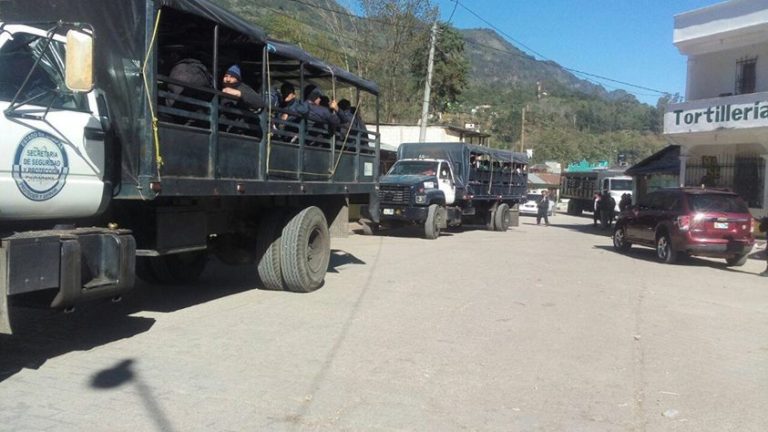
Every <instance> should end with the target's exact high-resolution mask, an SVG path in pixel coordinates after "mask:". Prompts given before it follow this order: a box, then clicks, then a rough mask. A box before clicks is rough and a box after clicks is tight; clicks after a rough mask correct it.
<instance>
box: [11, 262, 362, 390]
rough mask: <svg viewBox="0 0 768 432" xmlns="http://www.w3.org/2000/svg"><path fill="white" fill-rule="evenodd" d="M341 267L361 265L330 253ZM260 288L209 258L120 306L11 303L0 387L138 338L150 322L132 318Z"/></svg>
mask: <svg viewBox="0 0 768 432" xmlns="http://www.w3.org/2000/svg"><path fill="white" fill-rule="evenodd" d="M346 264H365V262H363V261H362V260H360V259H358V258H357V257H355V256H354V255H352V254H349V253H346V252H344V251H341V250H332V251H331V261H330V263H329V266H328V271H330V272H336V273H338V272H339V270H338V267H341V266H343V265H346ZM260 286H261V285H260V281H259V278H258V275H257V270H256V266H255V265H249V266H236V267H235V266H227V265H225V264H222V263H221V262H219V261H218V260H215V259H212V260H211V261H210V263H209V266H208V268H207V269H206V270H205V272H204V273H203V274H202V276H201V278H200V279H199V280H198V281H197V282H194V283H191V284H185V285H178V286H164V285H153V284H148V283H146V282H144V281H142V280H141V279H137V280H136V286H135V287H134V289H133V290H132V291H131V292H129V293H128V294H126V295H125V297H124V299H123V300H122V301H120V302H117V303H113V302H111V301H110V300H108V299H107V300H98V301H93V302H90V303H85V304H82V305H78V306H77V308H76V309H75V311H74V312H72V313H63V312H61V311H59V310H53V309H48V308H46V307H45V306H44V304H48V303H49V302H50V298H48V297H45V298H44V299H45V300H47V302H43V301H41V300H43V297H42V296H39V297H40V298H38V299H34V300H35V301H30V302H19V301H14V299H11V300H12V307H11V310H10V315H11V321H12V326H13V329H14V334H13V335H0V382H2V381H3V380H5V379H7V378H8V377H10V376H12V375H14V374H16V373H17V372H19V371H20V370H21V369H23V368H28V369H39V368H40V367H41V366H42V365H43V364H45V362H46V361H47V360H48V359H50V358H54V357H57V356H60V355H62V354H66V353H68V352H72V351H86V350H90V349H92V348H94V347H97V346H101V345H106V344H108V343H111V342H115V341H118V340H120V339H125V338H130V337H133V336H136V335H138V334H141V333H144V332H146V331H148V330H149V329H150V328H152V326H153V325H154V323H155V320H154V319H153V318H147V317H138V316H131V315H133V314H136V313H139V312H160V313H171V312H174V311H178V310H181V309H185V308H188V307H191V306H195V305H199V304H203V303H207V302H209V301H213V300H217V299H220V298H223V297H227V296H230V295H234V294H238V293H240V292H244V291H247V290H251V289H254V288H259V287H260ZM278 294H279V295H283V294H284V295H296V294H295V293H291V292H285V293H278ZM24 300H26V299H24ZM33 304H34V305H35V306H34V307H33V306H32V305H33Z"/></svg>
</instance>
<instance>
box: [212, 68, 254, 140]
mask: <svg viewBox="0 0 768 432" xmlns="http://www.w3.org/2000/svg"><path fill="white" fill-rule="evenodd" d="M221 87H222V88H221V91H222V93H224V94H227V95H229V96H232V97H234V100H233V99H227V98H223V101H222V106H223V107H224V108H227V107H233V108H237V109H240V110H245V111H251V112H254V113H255V112H258V111H259V110H261V109H262V108H264V101H263V100H262V97H261V94H259V93H258V92H257V91H256V90H254V89H253V88H252V87H251V86H249V85H248V84H246V83H244V82H243V76H242V73H241V71H240V66H238V65H232V66H230V67H229V69H227V72H225V73H224V77H223V78H222V86H221ZM224 117H226V118H228V119H230V120H233V121H234V122H236V123H238V124H242V126H243V127H242V128H241V127H238V126H233V125H227V126H224V128H223V130H225V131H227V132H231V133H245V134H249V135H257V136H260V135H261V125H260V122H259V121H258V119H256V118H251V117H250V116H239V115H236V114H233V113H231V112H230V113H225V114H224Z"/></svg>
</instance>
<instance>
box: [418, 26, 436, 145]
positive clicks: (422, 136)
mask: <svg viewBox="0 0 768 432" xmlns="http://www.w3.org/2000/svg"><path fill="white" fill-rule="evenodd" d="M436 43H437V20H435V23H434V24H432V42H431V43H430V47H429V60H428V61H427V82H426V83H425V84H424V102H423V103H422V105H421V130H420V131H419V142H424V141H425V140H426V139H427V117H428V116H429V98H430V96H431V93H432V69H434V63H435V44H436Z"/></svg>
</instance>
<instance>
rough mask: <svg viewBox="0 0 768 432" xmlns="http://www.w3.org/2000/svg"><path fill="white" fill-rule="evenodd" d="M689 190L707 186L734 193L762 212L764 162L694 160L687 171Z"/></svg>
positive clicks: (755, 159)
mask: <svg viewBox="0 0 768 432" xmlns="http://www.w3.org/2000/svg"><path fill="white" fill-rule="evenodd" d="M685 174H686V175H685V177H686V178H685V184H686V185H687V186H702V185H703V186H706V187H714V188H723V189H728V190H732V191H733V192H736V193H737V194H739V195H740V196H741V197H742V198H743V199H744V201H746V202H747V204H748V205H749V207H750V208H763V178H764V176H765V160H763V158H762V157H760V156H758V155H739V156H734V155H720V156H719V157H718V156H702V157H701V162H699V161H696V160H695V159H693V158H692V159H691V160H690V161H689V163H688V164H687V165H686V169H685Z"/></svg>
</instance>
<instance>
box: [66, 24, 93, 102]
mask: <svg viewBox="0 0 768 432" xmlns="http://www.w3.org/2000/svg"><path fill="white" fill-rule="evenodd" d="M65 81H66V84H67V88H68V89H70V90H72V91H75V92H84V93H87V92H89V91H91V90H93V36H91V35H90V34H88V33H85V32H83V31H80V30H69V31H68V32H67V64H66V77H65Z"/></svg>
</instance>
